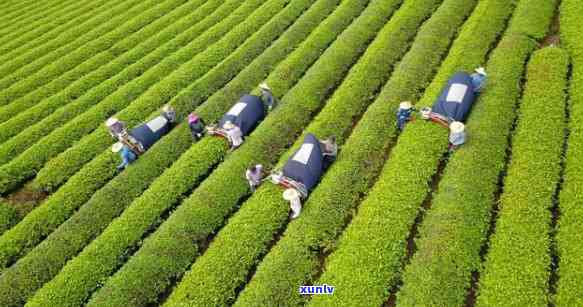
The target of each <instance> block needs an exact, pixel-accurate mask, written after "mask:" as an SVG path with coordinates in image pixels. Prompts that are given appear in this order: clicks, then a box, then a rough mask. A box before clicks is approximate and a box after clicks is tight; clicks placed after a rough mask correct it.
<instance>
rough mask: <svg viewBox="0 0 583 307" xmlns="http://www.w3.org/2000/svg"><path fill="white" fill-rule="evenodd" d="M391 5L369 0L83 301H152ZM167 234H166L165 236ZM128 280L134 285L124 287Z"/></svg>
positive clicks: (316, 104) (305, 118) (314, 107)
mask: <svg viewBox="0 0 583 307" xmlns="http://www.w3.org/2000/svg"><path fill="white" fill-rule="evenodd" d="M396 4H398V2H394V1H373V2H372V3H371V4H370V5H369V6H368V7H367V9H366V10H365V11H364V12H363V14H362V15H361V16H360V17H359V18H357V19H356V20H355V21H354V22H353V23H352V24H351V26H350V27H349V28H348V29H347V30H345V31H344V32H343V33H342V34H341V35H340V36H339V37H338V39H337V40H336V41H335V42H334V43H333V44H332V46H331V47H329V48H328V49H327V50H326V51H325V52H324V54H323V55H322V56H321V57H320V59H319V60H318V62H316V63H315V64H314V66H312V67H311V68H310V70H309V71H308V72H307V73H306V75H305V76H304V78H302V80H300V82H299V83H298V84H297V85H296V86H295V87H294V88H293V89H292V90H291V91H290V92H289V93H288V94H286V96H285V97H284V98H283V99H282V103H281V105H280V107H278V108H277V109H275V111H274V114H273V115H271V116H270V117H268V118H267V119H266V120H265V121H264V122H263V123H261V125H260V126H259V127H258V129H257V130H256V132H255V133H253V134H252V135H251V136H250V137H249V138H248V139H247V141H246V142H245V144H243V146H242V147H241V148H240V149H238V150H237V151H236V152H235V153H234V154H233V155H232V156H231V157H230V158H229V159H227V160H226V161H225V162H223V163H221V165H220V166H219V167H218V168H217V169H216V170H215V171H214V172H213V174H212V175H211V176H210V177H209V178H208V179H207V180H205V181H204V182H203V183H202V184H201V185H200V186H199V187H198V189H196V190H195V192H194V193H193V194H192V195H191V196H190V197H189V198H188V199H187V200H185V201H184V202H183V203H182V205H181V206H180V207H179V208H178V209H177V210H176V211H175V212H174V213H173V214H172V215H171V216H170V218H169V219H168V220H166V222H164V223H163V224H162V226H161V227H160V228H158V230H157V231H156V232H155V233H154V234H153V235H152V236H150V237H149V238H148V239H147V240H145V241H144V243H143V245H142V248H141V249H140V250H139V251H138V252H137V253H136V254H135V255H134V256H133V257H132V258H130V260H129V261H128V263H126V265H125V266H124V267H122V269H121V270H120V271H119V272H118V273H117V274H116V275H114V276H113V277H112V278H111V279H109V280H108V282H107V283H106V284H105V286H104V288H102V289H100V291H99V292H97V293H96V295H95V296H94V297H93V299H92V300H91V301H90V302H89V305H93V306H95V305H102V304H122V305H123V304H126V303H128V302H130V301H131V302H132V303H133V304H137V305H143V304H146V303H148V302H153V301H156V300H157V298H158V295H159V293H160V292H163V291H165V289H168V287H169V286H170V285H171V282H172V281H171V280H172V278H170V277H171V276H180V275H181V274H182V273H183V272H184V271H185V270H186V269H187V268H188V266H189V265H190V263H191V261H192V259H193V258H194V256H195V255H196V252H197V249H198V248H197V247H198V244H196V245H194V244H193V242H197V241H198V240H199V239H204V238H206V237H207V236H208V235H209V234H210V232H212V231H213V230H214V229H216V228H217V227H219V226H220V225H221V224H222V223H223V222H224V219H225V216H226V215H227V214H228V213H229V212H231V211H232V210H233V209H234V206H236V203H237V202H238V201H239V200H240V199H241V198H242V197H245V196H246V195H247V194H248V192H249V191H248V186H247V184H246V182H245V179H244V176H243V174H244V170H245V169H246V167H247V166H248V165H249V164H250V163H252V162H253V163H256V162H259V163H263V164H264V165H265V166H266V167H269V165H271V164H272V163H273V162H274V160H276V158H277V155H278V153H280V152H281V151H282V150H283V149H284V148H285V147H287V146H288V144H289V142H290V141H292V140H293V139H295V137H296V136H297V135H298V134H299V132H301V130H302V128H303V127H304V126H305V125H306V124H307V123H308V122H309V121H310V118H311V117H312V115H313V114H314V113H315V112H317V111H318V110H319V109H320V108H321V106H322V103H323V99H324V98H325V97H326V96H327V94H328V93H329V92H330V91H332V90H333V89H334V88H335V87H336V84H338V83H339V82H340V81H341V80H342V78H343V77H344V74H345V73H346V71H347V70H348V69H349V68H350V66H352V63H354V62H355V61H356V60H357V58H358V57H359V55H360V54H361V53H362V52H363V51H364V48H365V46H366V45H367V43H368V42H369V41H370V40H371V39H372V38H374V36H375V35H376V31H378V29H379V28H380V27H381V26H382V25H383V24H384V23H385V22H386V19H388V18H389V15H390V12H392V11H393V10H394V9H395V8H396ZM379 12H383V14H379ZM280 114H281V115H280ZM281 116H283V117H284V118H285V120H281ZM208 202H211V203H208ZM193 221H195V222H194V223H193ZM178 233H181V235H180V236H177V234H178ZM169 237H172V238H174V240H172V241H168V240H166V239H165V238H169ZM154 254H155V255H165V256H162V257H158V256H156V258H157V260H156V261H151V260H152V258H151V256H152V255H154ZM146 276H147V277H146ZM146 279H147V280H146ZM129 280H131V281H132V282H133V283H138V284H140V285H139V286H138V287H128V284H127V281H129Z"/></svg>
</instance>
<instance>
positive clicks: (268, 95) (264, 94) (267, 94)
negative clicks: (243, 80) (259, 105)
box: [259, 82, 277, 112]
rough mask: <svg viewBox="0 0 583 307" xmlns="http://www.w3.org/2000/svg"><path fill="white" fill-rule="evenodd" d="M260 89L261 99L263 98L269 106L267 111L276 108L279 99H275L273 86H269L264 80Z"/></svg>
mask: <svg viewBox="0 0 583 307" xmlns="http://www.w3.org/2000/svg"><path fill="white" fill-rule="evenodd" d="M259 90H260V91H261V99H262V100H263V103H264V104H265V106H266V107H267V112H270V111H271V110H273V108H275V105H276V104H277V100H276V99H275V97H273V93H272V92H271V88H269V86H267V83H265V82H263V83H261V84H259Z"/></svg>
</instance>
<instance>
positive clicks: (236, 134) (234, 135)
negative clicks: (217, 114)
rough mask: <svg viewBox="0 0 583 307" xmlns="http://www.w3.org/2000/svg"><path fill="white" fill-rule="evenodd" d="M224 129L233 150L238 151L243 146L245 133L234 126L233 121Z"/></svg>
mask: <svg viewBox="0 0 583 307" xmlns="http://www.w3.org/2000/svg"><path fill="white" fill-rule="evenodd" d="M223 129H225V132H226V133H227V137H228V138H229V142H230V143H231V149H236V148H237V147H239V146H241V144H243V133H242V132H241V129H240V128H239V127H237V125H235V124H233V123H232V122H231V121H227V122H225V124H224V125H223Z"/></svg>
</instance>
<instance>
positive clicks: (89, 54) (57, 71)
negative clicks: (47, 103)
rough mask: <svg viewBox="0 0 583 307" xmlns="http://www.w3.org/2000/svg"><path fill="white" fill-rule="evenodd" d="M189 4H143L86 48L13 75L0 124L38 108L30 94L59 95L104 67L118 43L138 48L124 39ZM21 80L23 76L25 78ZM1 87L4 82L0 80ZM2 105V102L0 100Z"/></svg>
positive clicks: (97, 35)
mask: <svg viewBox="0 0 583 307" xmlns="http://www.w3.org/2000/svg"><path fill="white" fill-rule="evenodd" d="M158 2H160V1H158ZM186 2H188V0H167V1H164V2H162V3H161V4H154V3H149V2H147V1H146V2H144V3H143V5H144V6H142V5H139V6H136V7H135V8H134V9H132V10H129V11H128V12H127V14H129V16H128V15H121V16H117V17H115V18H111V19H110V20H109V21H108V22H107V23H106V24H107V25H108V27H105V28H109V29H101V27H98V28H96V29H95V30H96V31H95V32H96V33H95V37H94V40H92V41H90V42H85V43H84V45H83V48H78V49H76V50H72V51H71V52H69V53H67V54H66V55H64V56H63V57H61V58H60V59H58V60H56V61H54V62H51V63H50V65H48V66H45V64H41V65H36V64H35V62H33V63H32V64H33V65H32V66H36V67H39V69H38V70H37V68H31V69H28V66H26V67H23V68H24V69H23V70H22V71H21V70H19V71H18V72H16V73H14V74H12V75H11V76H10V80H11V81H10V82H13V81H14V82H17V83H16V84H13V85H11V86H10V87H9V88H7V89H5V90H4V91H2V93H1V95H2V99H5V100H3V101H4V102H7V103H8V102H10V105H8V106H4V107H3V108H2V111H0V121H2V122H3V121H5V120H7V119H9V118H10V117H11V116H13V115H15V114H18V113H19V112H22V111H23V110H26V109H27V108H30V107H32V106H34V105H36V104H37V103H38V102H39V101H40V100H39V99H33V100H28V99H27V98H28V97H27V96H26V95H27V94H30V95H32V96H35V95H40V96H47V95H51V94H54V93H57V92H58V91H59V90H62V89H63V88H65V87H67V86H68V85H70V84H71V83H72V82H73V81H75V80H77V79H79V78H81V77H83V76H85V75H86V74H88V73H90V72H92V71H94V70H95V69H98V68H99V67H100V66H101V65H103V64H104V63H107V62H108V61H111V60H112V59H113V58H115V55H113V56H112V55H111V54H109V53H102V51H105V50H108V49H109V48H111V47H113V46H114V45H116V44H118V43H119V44H120V45H122V46H124V45H125V48H128V49H131V48H133V47H135V45H136V43H137V42H140V41H136V40H130V39H128V40H126V39H125V38H127V37H128V36H131V35H133V34H135V33H136V32H139V31H140V30H142V28H144V27H147V26H148V25H150V24H156V25H152V27H148V29H145V30H144V32H146V31H148V30H149V29H150V28H153V27H156V26H158V25H157V24H158V23H157V22H156V21H157V20H158V19H159V18H160V17H162V16H164V15H166V14H171V12H172V11H173V10H176V9H178V8H179V7H181V6H183V5H184V3H186ZM117 21H119V23H117ZM110 23H111V25H110ZM101 30H104V32H101ZM156 32H157V31H150V32H149V33H152V34H153V33H156ZM90 33H93V32H90ZM138 35H139V34H138ZM126 50H127V49H126ZM41 62H42V61H41ZM40 67H42V68H40ZM19 76H22V78H21V77H19ZM1 83H2V80H0V84H1ZM0 86H1V85H0ZM20 98H23V99H20ZM1 103H2V100H0V104H1Z"/></svg>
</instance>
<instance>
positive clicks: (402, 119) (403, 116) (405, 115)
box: [397, 101, 415, 130]
mask: <svg viewBox="0 0 583 307" xmlns="http://www.w3.org/2000/svg"><path fill="white" fill-rule="evenodd" d="M414 111H415V109H414V108H413V105H412V104H411V102H410V101H403V102H401V103H400V104H399V109H398V110H397V128H398V129H399V130H403V129H404V128H405V125H406V124H407V122H408V121H410V120H411V117H412V115H413V112H414Z"/></svg>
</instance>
